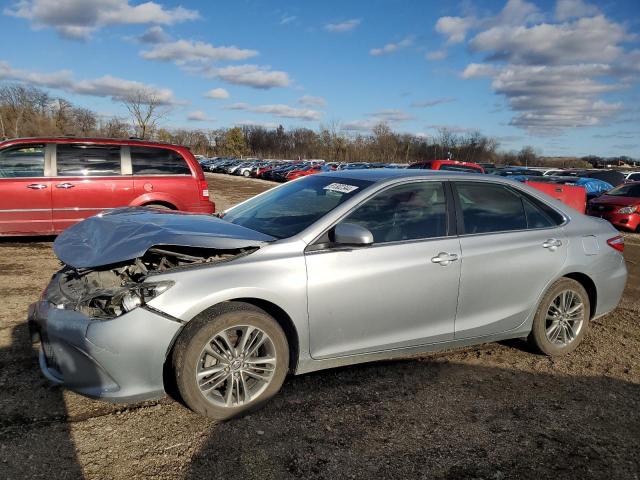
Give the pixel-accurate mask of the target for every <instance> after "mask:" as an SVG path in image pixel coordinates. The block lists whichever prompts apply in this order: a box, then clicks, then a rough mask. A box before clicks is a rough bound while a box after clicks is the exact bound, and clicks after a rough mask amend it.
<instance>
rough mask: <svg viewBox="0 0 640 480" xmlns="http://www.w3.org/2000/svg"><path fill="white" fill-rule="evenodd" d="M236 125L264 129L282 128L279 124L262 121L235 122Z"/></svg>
mask: <svg viewBox="0 0 640 480" xmlns="http://www.w3.org/2000/svg"><path fill="white" fill-rule="evenodd" d="M234 125H236V126H238V127H262V128H267V129H273V128H278V127H279V126H280V124H279V123H277V122H261V121H260V120H240V121H238V122H235V123H234Z"/></svg>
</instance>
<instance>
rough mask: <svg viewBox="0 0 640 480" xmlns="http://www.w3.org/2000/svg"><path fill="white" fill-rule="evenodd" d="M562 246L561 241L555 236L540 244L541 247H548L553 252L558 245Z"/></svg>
mask: <svg viewBox="0 0 640 480" xmlns="http://www.w3.org/2000/svg"><path fill="white" fill-rule="evenodd" d="M561 246H562V241H560V240H558V239H557V238H550V239H548V240H547V241H545V242H544V243H543V244H542V248H548V249H549V250H551V251H552V252H555V251H556V250H557V249H558V247H561Z"/></svg>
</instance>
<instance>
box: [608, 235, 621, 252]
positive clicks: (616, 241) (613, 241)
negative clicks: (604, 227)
mask: <svg viewBox="0 0 640 480" xmlns="http://www.w3.org/2000/svg"><path fill="white" fill-rule="evenodd" d="M607 245H609V246H610V247H611V248H615V249H616V250H618V251H619V252H624V237H623V236H622V235H617V236H615V237H613V238H610V239H609V240H607Z"/></svg>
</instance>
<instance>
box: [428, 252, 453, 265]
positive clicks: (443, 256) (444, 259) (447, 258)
mask: <svg viewBox="0 0 640 480" xmlns="http://www.w3.org/2000/svg"><path fill="white" fill-rule="evenodd" d="M456 260H458V255H456V254H455V253H447V252H440V253H438V255H436V256H435V257H432V258H431V262H432V263H439V264H440V265H442V266H443V267H446V266H447V265H449V264H450V263H451V262H455V261H456Z"/></svg>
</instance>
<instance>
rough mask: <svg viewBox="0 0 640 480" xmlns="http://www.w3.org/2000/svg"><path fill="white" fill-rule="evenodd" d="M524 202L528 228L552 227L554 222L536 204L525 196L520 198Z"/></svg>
mask: <svg viewBox="0 0 640 480" xmlns="http://www.w3.org/2000/svg"><path fill="white" fill-rule="evenodd" d="M522 202H523V203H524V213H525V215H526V216H527V227H528V228H548V227H554V226H555V225H556V222H555V221H554V220H553V219H552V218H551V217H550V216H549V215H548V214H547V213H546V212H545V211H544V210H542V208H540V207H539V206H537V205H534V204H533V202H531V201H529V200H528V199H526V198H523V199H522Z"/></svg>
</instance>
